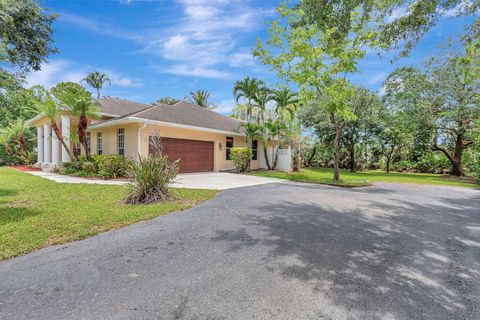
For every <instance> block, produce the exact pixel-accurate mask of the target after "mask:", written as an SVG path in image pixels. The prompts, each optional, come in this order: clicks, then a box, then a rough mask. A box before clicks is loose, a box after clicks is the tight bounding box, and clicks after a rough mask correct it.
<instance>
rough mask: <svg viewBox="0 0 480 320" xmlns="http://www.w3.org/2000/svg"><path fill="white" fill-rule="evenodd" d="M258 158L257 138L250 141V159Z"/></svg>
mask: <svg viewBox="0 0 480 320" xmlns="http://www.w3.org/2000/svg"><path fill="white" fill-rule="evenodd" d="M257 159H258V140H253V141H252V160H257Z"/></svg>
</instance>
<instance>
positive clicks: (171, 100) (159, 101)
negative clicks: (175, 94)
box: [152, 97, 180, 105]
mask: <svg viewBox="0 0 480 320" xmlns="http://www.w3.org/2000/svg"><path fill="white" fill-rule="evenodd" d="M179 101H180V100H179V99H175V98H172V97H163V98H160V99H157V100H155V101H154V102H153V103H152V104H153V105H159V104H168V105H174V104H175V103H177V102H179Z"/></svg>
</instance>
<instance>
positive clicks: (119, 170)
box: [92, 154, 130, 178]
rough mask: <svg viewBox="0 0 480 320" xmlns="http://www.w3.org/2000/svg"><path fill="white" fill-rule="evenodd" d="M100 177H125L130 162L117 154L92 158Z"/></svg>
mask: <svg viewBox="0 0 480 320" xmlns="http://www.w3.org/2000/svg"><path fill="white" fill-rule="evenodd" d="M92 161H93V163H94V164H95V167H96V168H97V173H98V175H100V176H102V177H104V178H117V177H124V176H126V173H127V166H128V164H129V162H130V161H129V160H128V159H126V158H124V157H122V156H119V155H115V154H104V155H94V156H92Z"/></svg>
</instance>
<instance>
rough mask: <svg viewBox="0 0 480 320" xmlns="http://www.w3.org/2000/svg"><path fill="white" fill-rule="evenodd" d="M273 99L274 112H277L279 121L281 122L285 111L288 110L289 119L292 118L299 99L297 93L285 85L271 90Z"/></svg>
mask: <svg viewBox="0 0 480 320" xmlns="http://www.w3.org/2000/svg"><path fill="white" fill-rule="evenodd" d="M273 101H275V102H276V105H275V112H276V113H277V114H278V117H279V119H280V121H282V122H283V120H284V114H285V112H288V114H289V115H290V119H292V118H293V115H294V112H295V111H296V110H297V106H298V103H299V99H298V97H297V94H296V93H295V92H293V91H292V90H290V88H288V87H285V88H282V89H279V90H274V91H273Z"/></svg>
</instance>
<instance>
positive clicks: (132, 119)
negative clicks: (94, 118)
mask: <svg viewBox="0 0 480 320" xmlns="http://www.w3.org/2000/svg"><path fill="white" fill-rule="evenodd" d="M124 123H148V124H156V125H160V126H165V127H173V128H182V129H190V130H197V131H204V132H212V133H220V134H228V135H232V136H238V137H244V136H245V135H244V134H242V133H239V132H233V131H226V130H218V129H212V128H205V127H198V126H192V125H187V124H180V123H174V122H166V121H158V120H150V119H143V118H137V117H127V118H123V119H118V120H110V121H108V122H105V123H104V122H101V123H98V124H94V125H91V126H89V127H88V129H89V130H94V129H98V128H104V127H109V126H111V125H118V124H124Z"/></svg>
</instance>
